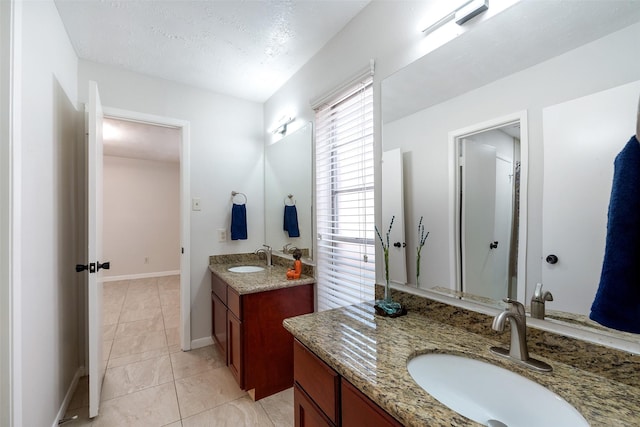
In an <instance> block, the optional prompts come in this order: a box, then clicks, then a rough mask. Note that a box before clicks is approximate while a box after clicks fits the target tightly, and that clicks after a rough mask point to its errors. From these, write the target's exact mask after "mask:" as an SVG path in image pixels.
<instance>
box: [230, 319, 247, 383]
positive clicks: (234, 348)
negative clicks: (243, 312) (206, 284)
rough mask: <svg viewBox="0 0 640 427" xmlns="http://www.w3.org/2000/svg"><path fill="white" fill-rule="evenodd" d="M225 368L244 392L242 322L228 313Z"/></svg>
mask: <svg viewBox="0 0 640 427" xmlns="http://www.w3.org/2000/svg"><path fill="white" fill-rule="evenodd" d="M227 340H228V350H227V366H229V370H230V371H231V373H232V374H233V376H234V378H235V379H236V382H237V383H238V385H239V386H240V388H242V389H243V390H244V375H243V373H244V371H243V369H242V368H243V366H242V322H241V321H240V320H239V319H238V318H237V317H236V316H235V315H234V314H233V313H231V311H229V313H228V315H227Z"/></svg>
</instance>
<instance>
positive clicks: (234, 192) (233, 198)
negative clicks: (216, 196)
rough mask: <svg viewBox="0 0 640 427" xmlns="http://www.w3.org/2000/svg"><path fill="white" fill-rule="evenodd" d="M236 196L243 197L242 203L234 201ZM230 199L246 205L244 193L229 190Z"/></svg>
mask: <svg viewBox="0 0 640 427" xmlns="http://www.w3.org/2000/svg"><path fill="white" fill-rule="evenodd" d="M236 196H242V197H244V202H243V203H236V199H235V198H236ZM231 199H232V201H233V203H236V204H241V205H246V204H247V195H246V194H244V193H238V192H237V191H232V192H231Z"/></svg>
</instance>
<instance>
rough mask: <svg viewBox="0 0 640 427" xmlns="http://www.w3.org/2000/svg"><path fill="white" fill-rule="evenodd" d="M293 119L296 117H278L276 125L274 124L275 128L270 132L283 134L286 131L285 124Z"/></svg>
mask: <svg viewBox="0 0 640 427" xmlns="http://www.w3.org/2000/svg"><path fill="white" fill-rule="evenodd" d="M295 119H296V118H295V117H284V118H282V119H280V121H279V123H278V125H276V127H275V129H273V130H272V131H271V133H273V134H278V133H279V134H280V135H284V134H285V133H286V132H287V125H288V124H289V123H291V122H293V121H294V120H295Z"/></svg>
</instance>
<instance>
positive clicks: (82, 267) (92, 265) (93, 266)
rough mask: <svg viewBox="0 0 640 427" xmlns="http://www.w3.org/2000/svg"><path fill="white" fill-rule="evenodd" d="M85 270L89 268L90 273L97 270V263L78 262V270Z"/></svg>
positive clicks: (78, 271)
mask: <svg viewBox="0 0 640 427" xmlns="http://www.w3.org/2000/svg"><path fill="white" fill-rule="evenodd" d="M98 265H100V263H98ZM85 270H89V273H95V272H96V264H95V263H94V262H92V263H90V264H89V265H86V264H76V272H77V273H80V272H82V271H85Z"/></svg>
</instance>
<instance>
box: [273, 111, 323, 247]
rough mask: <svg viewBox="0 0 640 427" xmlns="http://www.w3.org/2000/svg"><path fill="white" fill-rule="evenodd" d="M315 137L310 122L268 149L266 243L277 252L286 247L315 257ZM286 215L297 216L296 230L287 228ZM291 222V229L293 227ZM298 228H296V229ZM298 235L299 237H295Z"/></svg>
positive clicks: (289, 217) (289, 224)
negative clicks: (313, 251) (313, 218)
mask: <svg viewBox="0 0 640 427" xmlns="http://www.w3.org/2000/svg"><path fill="white" fill-rule="evenodd" d="M312 137H313V129H312V124H311V123H310V122H308V123H305V124H304V125H303V126H302V127H300V128H299V129H297V130H293V131H292V132H290V133H287V134H286V135H284V136H283V137H282V138H280V139H278V140H277V141H275V142H273V143H272V144H269V145H267V146H266V147H265V162H264V165H265V167H264V171H265V172H264V173H265V176H264V182H265V184H264V190H265V191H264V200H265V202H264V203H265V207H264V211H265V215H264V229H265V242H266V243H267V244H268V245H269V246H271V247H272V248H273V249H274V250H276V251H281V250H282V249H283V248H284V247H285V245H289V246H288V249H289V248H292V247H296V248H299V249H301V250H302V251H303V254H304V255H305V257H309V258H311V257H312V253H311V251H312V243H313V240H312V216H311V212H312V210H311V202H312V191H313V189H312V184H311V170H312V169H311V165H312V162H313V160H312V156H311V150H312ZM285 215H287V217H288V219H289V220H291V218H292V215H295V216H296V217H297V223H298V224H297V225H298V227H297V229H298V231H299V233H294V232H293V231H294V230H293V229H285V228H286V227H285ZM291 224H292V223H291V222H288V224H287V226H288V227H293V226H292V225H291ZM293 228H295V227H293ZM296 234H298V235H297V236H296Z"/></svg>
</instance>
